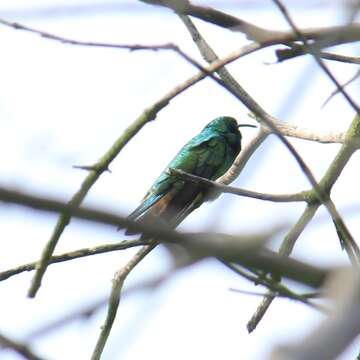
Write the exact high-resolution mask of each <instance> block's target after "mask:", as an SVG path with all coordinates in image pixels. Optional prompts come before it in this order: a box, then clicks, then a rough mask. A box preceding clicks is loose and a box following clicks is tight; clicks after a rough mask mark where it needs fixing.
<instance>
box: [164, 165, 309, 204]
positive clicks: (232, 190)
mask: <svg viewBox="0 0 360 360" xmlns="http://www.w3.org/2000/svg"><path fill="white" fill-rule="evenodd" d="M168 172H169V173H170V174H171V175H175V176H179V177H180V178H182V179H184V180H187V181H191V182H194V183H197V184H201V185H204V186H206V187H208V188H210V189H212V190H214V191H215V192H221V193H225V194H234V195H240V196H246V197H250V198H254V199H259V200H265V201H274V202H299V201H307V199H308V198H310V197H309V196H308V195H309V193H308V192H306V191H303V192H299V193H295V194H280V195H273V194H264V193H259V192H256V191H250V190H244V189H239V188H236V187H233V186H229V185H224V184H221V183H218V182H216V181H212V180H208V179H205V178H203V177H200V176H197V175H193V174H189V173H187V172H185V171H182V170H179V169H173V168H169V169H168Z"/></svg>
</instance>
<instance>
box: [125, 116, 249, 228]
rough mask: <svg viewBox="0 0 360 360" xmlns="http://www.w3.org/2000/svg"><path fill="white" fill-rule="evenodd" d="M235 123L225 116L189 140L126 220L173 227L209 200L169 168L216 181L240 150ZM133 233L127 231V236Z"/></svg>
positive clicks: (206, 193) (201, 188)
mask: <svg viewBox="0 0 360 360" xmlns="http://www.w3.org/2000/svg"><path fill="white" fill-rule="evenodd" d="M239 126H252V125H245V124H244V125H239V124H238V123H237V121H236V120H235V119H234V118H232V117H228V116H221V117H218V118H216V119H215V120H212V121H211V122H210V123H209V124H207V125H206V126H205V128H204V129H203V130H202V131H201V132H200V134H198V135H197V136H195V137H194V138H193V139H191V140H190V141H189V142H188V143H187V144H186V145H185V146H184V147H183V148H182V149H181V150H180V151H179V153H178V154H177V155H176V156H175V158H174V159H173V160H172V161H171V162H170V164H169V165H168V166H167V168H166V169H165V170H164V171H163V172H162V173H161V175H160V176H159V177H158V178H157V179H156V181H155V182H154V184H153V185H152V187H151V188H150V190H149V191H148V192H147V193H146V195H145V197H144V198H143V200H142V202H141V204H140V205H139V206H138V207H137V208H136V209H135V210H134V211H133V212H132V213H131V214H130V215H129V217H128V218H129V219H132V220H138V221H141V222H145V223H146V222H149V221H152V222H153V221H154V220H155V221H159V222H161V223H165V224H167V225H169V226H171V227H173V228H175V227H176V226H177V225H178V224H179V223H180V222H181V221H182V220H183V219H184V218H185V217H186V216H187V215H188V214H189V213H190V212H192V211H193V210H194V209H196V208H197V207H199V206H200V205H201V204H202V203H203V202H204V201H207V200H210V199H209V198H210V191H209V190H208V189H206V188H204V186H201V185H199V184H195V183H192V182H189V181H185V180H182V179H181V178H180V177H178V176H176V175H171V174H169V172H167V171H166V170H167V169H168V168H173V169H178V170H182V171H185V172H187V173H190V174H193V175H197V176H201V177H203V178H206V179H210V180H216V179H217V178H219V177H220V176H222V175H223V174H225V172H226V171H227V170H228V169H229V168H230V166H231V165H232V163H233V162H234V160H235V158H236V156H237V155H238V154H239V152H240V150H241V133H240V131H239ZM134 233H135V232H132V231H129V230H128V231H127V233H126V234H134Z"/></svg>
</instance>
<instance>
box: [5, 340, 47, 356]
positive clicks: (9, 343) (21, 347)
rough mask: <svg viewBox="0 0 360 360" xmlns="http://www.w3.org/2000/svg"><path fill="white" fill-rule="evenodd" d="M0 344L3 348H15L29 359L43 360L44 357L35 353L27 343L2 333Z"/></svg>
mask: <svg viewBox="0 0 360 360" xmlns="http://www.w3.org/2000/svg"><path fill="white" fill-rule="evenodd" d="M0 344H1V347H3V348H5V349H6V348H8V349H11V350H14V351H15V352H16V353H18V354H19V355H21V356H23V357H24V358H25V359H28V360H43V358H42V357H40V356H38V355H35V354H34V353H33V351H32V350H30V349H29V347H28V346H27V345H25V344H22V343H20V342H18V341H15V340H13V339H10V338H9V337H8V336H5V335H3V334H0Z"/></svg>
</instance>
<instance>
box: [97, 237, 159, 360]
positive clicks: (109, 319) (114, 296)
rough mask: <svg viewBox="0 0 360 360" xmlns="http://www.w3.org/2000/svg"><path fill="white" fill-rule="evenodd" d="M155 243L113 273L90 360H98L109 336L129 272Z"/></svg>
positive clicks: (142, 249) (144, 248) (140, 251)
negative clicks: (107, 299)
mask: <svg viewBox="0 0 360 360" xmlns="http://www.w3.org/2000/svg"><path fill="white" fill-rule="evenodd" d="M155 246H156V243H153V244H152V245H147V246H144V247H142V248H141V249H140V250H139V251H138V252H137V253H136V254H135V255H134V257H133V258H132V259H131V260H130V261H129V262H128V263H127V264H126V265H125V266H124V267H123V268H121V269H120V270H119V271H117V272H116V273H115V276H114V279H113V285H112V290H111V294H110V298H109V306H108V312H107V316H106V320H105V323H104V325H103V326H102V327H101V333H100V336H99V339H98V341H97V343H96V346H95V349H94V352H93V354H92V356H91V360H99V359H100V357H101V354H102V352H103V350H104V346H105V344H106V341H107V339H108V336H109V334H110V331H111V328H112V326H113V323H114V321H115V317H116V313H117V310H118V307H119V303H120V295H121V290H122V288H123V285H124V281H125V280H126V278H127V276H128V275H129V273H130V272H131V270H132V269H133V268H134V267H135V266H136V265H137V264H138V263H139V262H140V261H141V260H142V259H143V258H144V257H145V256H146V255H147V254H149V253H150V252H151V250H153V249H154V247H155Z"/></svg>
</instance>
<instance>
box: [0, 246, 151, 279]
mask: <svg viewBox="0 0 360 360" xmlns="http://www.w3.org/2000/svg"><path fill="white" fill-rule="evenodd" d="M147 242H148V241H146V240H141V239H138V240H124V241H121V242H118V243H115V244H104V245H99V246H95V247H92V248H84V249H79V250H75V251H71V252H67V253H64V254H60V255H54V256H52V257H51V258H50V261H49V264H56V263H60V262H64V261H69V260H74V259H78V258H81V257H85V256H92V255H98V254H104V253H107V252H111V251H118V250H125V249H129V248H132V247H135V246H141V245H146V243H147ZM35 267H36V262H32V263H28V264H24V265H20V266H17V267H15V268H12V269H9V270H5V271H1V272H0V281H3V280H6V279H8V278H10V277H12V276H14V275H17V274H20V273H23V272H24V271H31V270H34V269H35Z"/></svg>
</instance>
